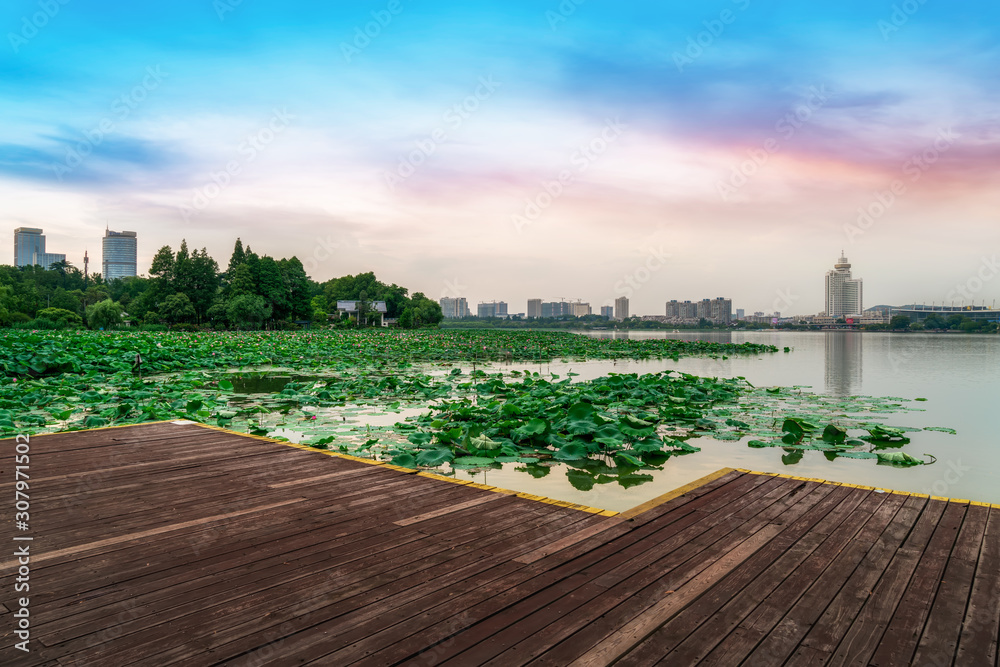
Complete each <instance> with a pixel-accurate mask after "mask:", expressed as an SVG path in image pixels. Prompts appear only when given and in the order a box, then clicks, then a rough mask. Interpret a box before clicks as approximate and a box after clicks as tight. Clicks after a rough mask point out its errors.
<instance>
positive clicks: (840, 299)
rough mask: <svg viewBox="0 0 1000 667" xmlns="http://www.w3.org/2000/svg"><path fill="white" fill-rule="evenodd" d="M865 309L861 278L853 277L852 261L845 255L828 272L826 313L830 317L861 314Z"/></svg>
mask: <svg viewBox="0 0 1000 667" xmlns="http://www.w3.org/2000/svg"><path fill="white" fill-rule="evenodd" d="M862 310H864V303H863V294H862V281H861V278H852V277H851V263H850V262H848V261H847V258H846V257H844V256H843V251H841V257H840V259H839V260H837V263H836V264H834V265H833V271H827V272H826V314H827V315H828V316H829V317H844V316H846V315H860V314H861V311H862Z"/></svg>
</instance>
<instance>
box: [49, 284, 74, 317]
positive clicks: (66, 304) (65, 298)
mask: <svg viewBox="0 0 1000 667" xmlns="http://www.w3.org/2000/svg"><path fill="white" fill-rule="evenodd" d="M49 307H51V308H62V309H64V310H68V311H71V312H74V313H78V312H80V300H79V299H77V298H76V297H75V296H73V294H72V293H71V292H67V291H66V289H65V288H63V287H57V288H56V290H55V292H53V293H52V298H51V299H49Z"/></svg>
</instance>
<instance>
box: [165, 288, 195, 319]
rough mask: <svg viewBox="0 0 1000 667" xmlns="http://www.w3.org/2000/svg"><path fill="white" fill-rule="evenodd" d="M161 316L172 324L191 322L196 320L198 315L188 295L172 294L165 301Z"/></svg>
mask: <svg viewBox="0 0 1000 667" xmlns="http://www.w3.org/2000/svg"><path fill="white" fill-rule="evenodd" d="M160 314H161V315H162V316H163V319H165V320H166V321H167V322H170V323H171V324H174V323H177V322H189V321H191V320H192V319H194V317H195V315H196V313H195V310H194V306H193V305H192V304H191V299H189V298H188V297H187V294H183V293H181V294H171V295H170V296H168V297H167V298H166V300H164V302H163V305H162V306H161V308H160Z"/></svg>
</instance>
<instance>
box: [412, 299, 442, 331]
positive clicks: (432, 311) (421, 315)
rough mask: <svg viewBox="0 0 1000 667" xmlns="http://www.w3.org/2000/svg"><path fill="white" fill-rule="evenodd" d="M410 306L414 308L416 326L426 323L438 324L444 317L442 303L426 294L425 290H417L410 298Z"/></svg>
mask: <svg viewBox="0 0 1000 667" xmlns="http://www.w3.org/2000/svg"><path fill="white" fill-rule="evenodd" d="M410 308H412V309H413V324H414V326H422V325H425V324H438V323H439V322H441V320H443V319H444V313H443V312H441V304H439V303H438V302H437V301H433V300H432V299H428V298H427V297H426V296H424V294H423V292H416V293H415V294H414V295H413V298H412V299H410Z"/></svg>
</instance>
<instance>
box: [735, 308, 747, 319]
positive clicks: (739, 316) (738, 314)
mask: <svg viewBox="0 0 1000 667" xmlns="http://www.w3.org/2000/svg"><path fill="white" fill-rule="evenodd" d="M745 316H746V310H745V309H743V308H737V309H736V319H738V320H742V319H743V318H744V317H745Z"/></svg>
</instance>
